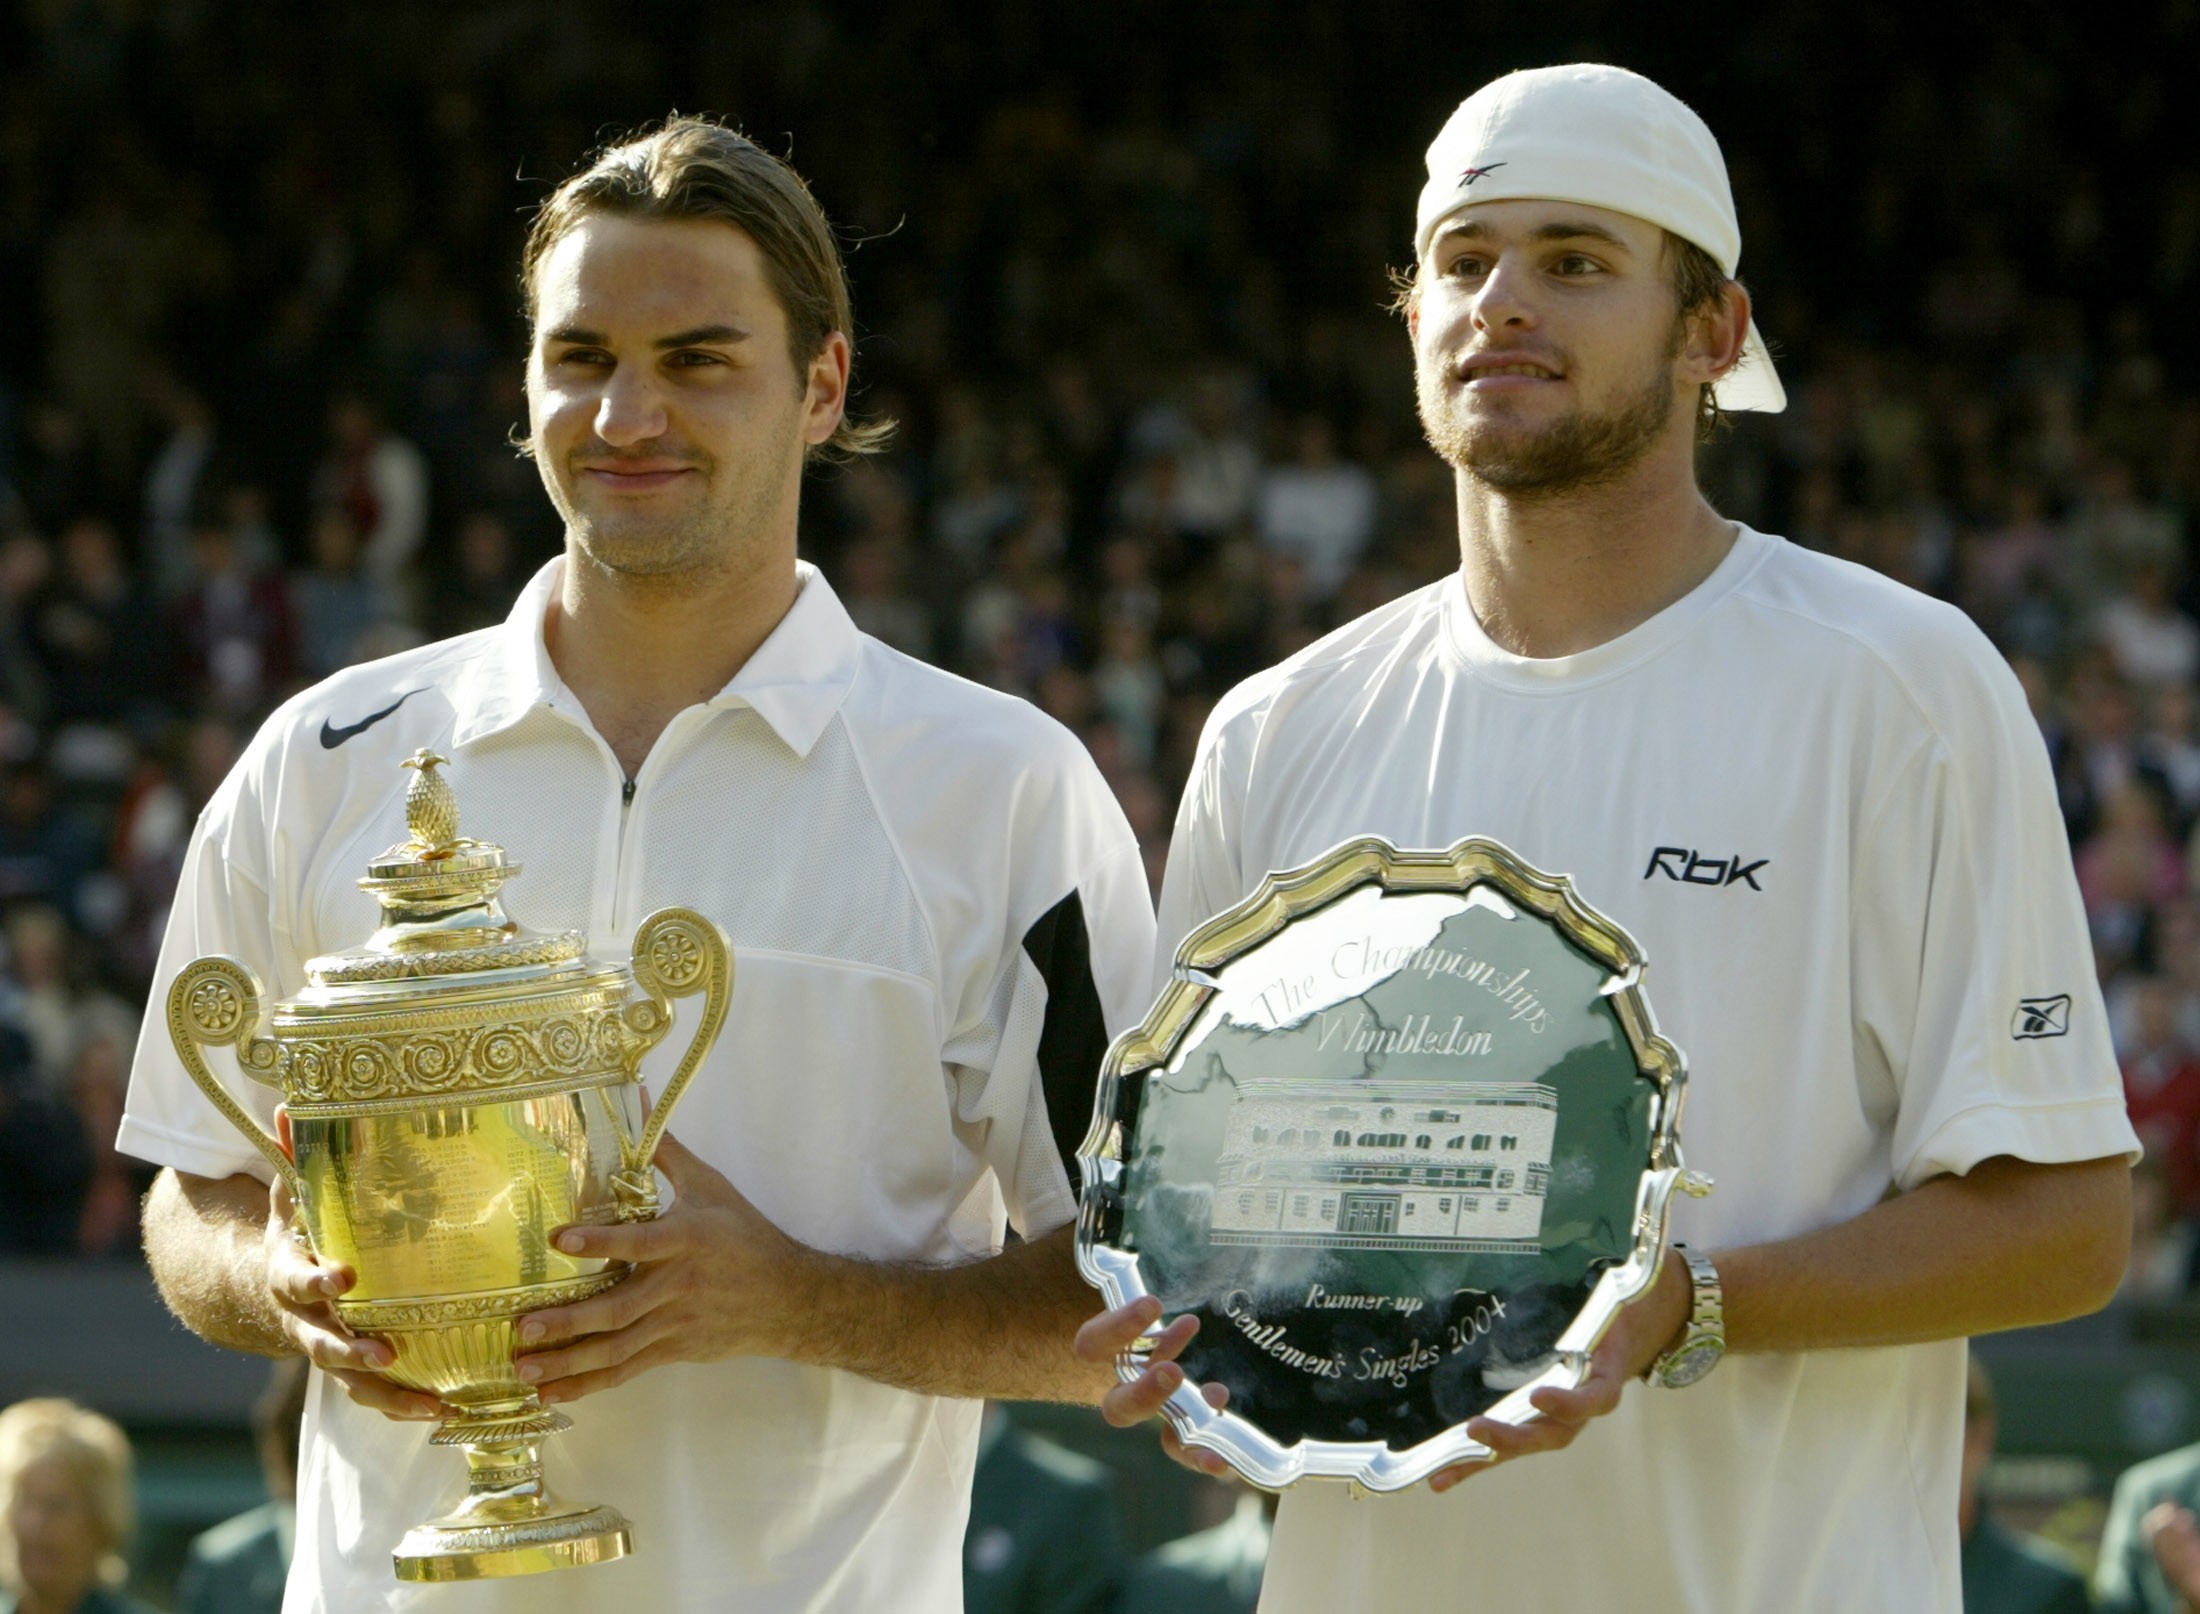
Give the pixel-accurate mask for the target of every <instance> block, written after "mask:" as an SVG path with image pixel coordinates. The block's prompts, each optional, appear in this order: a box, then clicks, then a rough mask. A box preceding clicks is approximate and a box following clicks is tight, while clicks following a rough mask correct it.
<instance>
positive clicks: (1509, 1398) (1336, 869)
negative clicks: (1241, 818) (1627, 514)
mask: <svg viewBox="0 0 2200 1614" xmlns="http://www.w3.org/2000/svg"><path fill="white" fill-rule="evenodd" d="M1363 885H1379V886H1381V887H1382V888H1383V889H1384V890H1385V891H1396V892H1410V891H1453V892H1458V893H1461V894H1464V893H1465V892H1467V891H1469V890H1472V889H1473V888H1474V887H1475V886H1478V885H1490V886H1494V887H1496V888H1497V889H1498V890H1499V891H1500V892H1502V893H1503V894H1504V895H1505V896H1506V897H1507V898H1509V899H1510V900H1512V901H1514V902H1516V903H1519V904H1520V905H1521V906H1522V907H1525V908H1526V909H1528V911H1529V912H1531V913H1534V914H1537V915H1539V916H1540V917H1542V918H1545V919H1548V920H1550V921H1552V922H1553V923H1555V924H1556V925H1557V926H1558V927H1559V928H1560V930H1562V931H1563V932H1564V933H1565V934H1566V936H1567V937H1568V939H1569V940H1571V941H1573V942H1574V943H1575V944H1576V945H1577V946H1579V947H1580V948H1582V950H1583V951H1585V952H1587V953H1588V954H1589V955H1590V957H1592V958H1593V959H1595V960H1597V961H1598V962H1599V963H1601V964H1603V965H1604V966H1605V967H1606V968H1607V969H1608V970H1610V971H1611V978H1610V979H1609V980H1608V981H1607V982H1606V984H1605V987H1604V992H1605V995H1606V996H1608V997H1610V998H1611V999H1612V1000H1613V1010H1614V1013H1615V1014H1616V1015H1617V1017H1618V1019H1619V1022H1620V1027H1621V1029H1622V1030H1623V1031H1624V1032H1625V1033H1626V1036H1627V1042H1628V1046H1629V1047H1630V1048H1631V1049H1632V1050H1633V1052H1634V1055H1635V1066H1636V1069H1637V1070H1638V1071H1639V1072H1641V1074H1642V1075H1643V1076H1645V1077H1647V1078H1648V1079H1649V1080H1650V1081H1651V1082H1653V1083H1654V1084H1655V1085H1656V1087H1657V1095H1656V1098H1655V1102H1654V1118H1653V1121H1652V1128H1651V1141H1650V1169H1649V1170H1647V1171H1645V1172H1644V1173H1643V1175H1642V1178H1641V1180H1640V1183H1639V1185H1638V1187H1637V1190H1636V1195H1635V1241H1634V1247H1633V1249H1632V1250H1631V1251H1630V1252H1629V1254H1628V1257H1627V1259H1626V1260H1625V1261H1623V1262H1620V1263H1619V1264H1618V1265H1616V1266H1612V1267H1608V1268H1606V1269H1605V1271H1604V1274H1603V1275H1602V1276H1601V1277H1600V1278H1599V1279H1598V1280H1597V1282H1596V1285H1595V1287H1594V1288H1592V1289H1591V1290H1590V1292H1589V1299H1588V1301H1587V1302H1586V1303H1585V1304H1584V1305H1583V1307H1582V1309H1581V1311H1580V1313H1579V1314H1578V1315H1577V1316H1576V1317H1575V1318H1574V1321H1573V1323H1572V1324H1571V1326H1569V1327H1568V1328H1567V1330H1566V1332H1565V1333H1563V1334H1562V1335H1560V1336H1559V1339H1558V1342H1557V1344H1556V1346H1555V1347H1554V1349H1555V1351H1556V1360H1554V1361H1553V1363H1552V1364H1551V1366H1550V1367H1548V1368H1546V1369H1545V1370H1544V1371H1543V1372H1542V1373H1540V1374H1538V1375H1537V1376H1536V1377H1535V1378H1534V1379H1532V1380H1530V1381H1528V1382H1527V1383H1525V1384H1522V1385H1520V1386H1519V1387H1517V1388H1516V1389H1514V1390H1512V1391H1511V1392H1510V1393H1508V1394H1507V1395H1506V1396H1505V1397H1504V1399H1503V1400H1501V1401H1499V1402H1498V1403H1497V1404H1496V1405H1495V1406H1493V1407H1491V1408H1490V1409H1489V1410H1488V1411H1487V1412H1485V1413H1482V1414H1481V1415H1480V1416H1483V1417H1487V1418H1494V1419H1496V1420H1498V1421H1500V1422H1504V1423H1520V1422H1525V1421H1527V1420H1528V1419H1530V1418H1534V1417H1537V1416H1539V1414H1538V1413H1537V1412H1536V1411H1535V1408H1534V1406H1533V1404H1532V1403H1531V1402H1530V1400H1529V1397H1530V1396H1531V1395H1532V1394H1533V1393H1534V1392H1535V1391H1537V1390H1539V1389H1543V1388H1545V1387H1546V1386H1554V1385H1555V1386H1557V1387H1559V1388H1562V1389H1573V1388H1575V1387H1576V1386H1578V1385H1579V1384H1580V1383H1581V1382H1582V1380H1583V1379H1585V1378H1586V1377H1587V1376H1588V1364H1589V1357H1590V1354H1591V1353H1592V1352H1593V1351H1595V1349H1596V1347H1597V1343H1598V1342H1599V1341H1600V1340H1602V1339H1603V1337H1604V1335H1605V1334H1606V1332H1607V1331H1608V1330H1609V1329H1610V1328H1611V1326H1612V1322H1613V1319H1614V1318H1615V1317H1617V1316H1618V1315H1619V1310H1620V1308H1621V1307H1622V1306H1624V1305H1626V1304H1627V1303H1628V1302H1629V1301H1630V1300H1633V1299H1634V1298H1635V1297H1636V1296H1638V1295H1640V1294H1641V1293H1643V1291H1644V1290H1646V1289H1648V1288H1649V1287H1650V1285H1651V1283H1652V1282H1653V1281H1655V1279H1656V1278H1657V1274H1658V1265H1659V1262H1660V1261H1661V1260H1662V1258H1663V1256H1664V1250H1665V1228H1666V1219H1667V1212H1668V1210H1669V1208H1670V1206H1671V1204H1672V1198H1673V1193H1674V1190H1675V1189H1676V1187H1678V1186H1679V1185H1680V1181H1681V1178H1682V1176H1683V1173H1684V1171H1685V1166H1684V1163H1683V1161H1682V1158H1681V1146H1680V1117H1681V1108H1682V1105H1683V1102H1684V1101H1685V1099H1686V1097H1687V1086H1688V1066H1687V1060H1686V1059H1685V1057H1684V1056H1683V1055H1682V1053H1681V1051H1680V1050H1679V1049H1678V1048H1676V1047H1675V1046H1674V1045H1673V1044H1672V1043H1671V1042H1670V1041H1668V1040H1667V1039H1666V1038H1665V1037H1664V1036H1662V1035H1661V1034H1660V1033H1659V1031H1658V1028H1657V1019H1656V1016H1655V1015H1654V1014H1653V1013H1652V1011H1651V1008H1650V1003H1649V1000H1648V998H1647V997H1645V996H1644V994H1643V991H1642V973H1643V968H1644V965H1645V963H1646V960H1645V959H1644V957H1643V953H1642V949H1641V948H1640V947H1638V946H1637V945H1636V943H1635V940H1634V938H1633V937H1632V936H1630V935H1628V933H1627V932H1626V931H1625V930H1623V929H1622V928H1621V927H1620V926H1619V925H1617V924H1615V923H1614V922H1613V921H1612V920H1611V919H1609V918H1608V917H1606V916H1605V915H1604V914H1602V913H1600V912H1598V911H1597V910H1596V909H1595V908H1592V907H1590V906H1589V905H1588V904H1587V903H1585V902H1583V901H1582V900H1581V898H1580V896H1579V894H1578V893H1576V892H1575V890H1574V884H1573V880H1572V879H1571V877H1569V876H1567V875H1563V874H1546V873H1544V872H1543V871H1542V870H1540V869H1537V868H1535V867H1534V866H1533V865H1531V864H1529V863H1528V862H1527V861H1526V860H1524V859H1523V858H1521V857H1520V856H1519V855H1518V854H1516V853H1515V852H1513V851H1512V849H1511V848H1509V847H1507V846H1505V845H1504V844H1502V843H1501V842H1498V841H1495V840H1491V839H1489V838H1488V837H1486V836H1480V835H1470V836H1468V837H1467V838H1465V839H1464V840H1461V841H1459V842H1457V843H1455V844H1454V845H1453V846H1451V847H1450V848H1449V849H1448V850H1446V851H1441V852H1434V851H1427V852H1416V851H1403V850H1400V849H1399V848H1398V847H1396V846H1394V845H1392V844H1391V843H1390V842H1389V841H1387V840H1385V839H1383V838H1382V837H1380V836H1376V835H1363V836H1358V837H1356V838H1354V839H1352V840H1349V841H1345V842H1343V843H1341V844H1340V845H1337V846H1334V847H1332V848H1331V849H1330V850H1329V851H1327V852H1324V853H1323V854H1322V855H1321V856H1320V857H1317V858H1315V859H1313V860H1312V861H1310V862H1308V863H1305V864H1303V865H1301V866H1300V867H1298V868H1296V869H1290V870H1286V871H1284V872H1281V873H1271V874H1269V875H1267V876H1266V877H1264V878H1263V879H1262V881H1261V883H1260V885H1259V887H1258V888H1257V889H1255V890H1254V891H1253V893H1252V894H1251V895H1250V896H1248V897H1246V898H1245V899H1244V900H1243V901H1242V902H1239V903H1237V904H1236V905H1235V906H1233V907H1231V908H1228V909H1225V910H1224V911H1223V912H1222V913H1219V914H1217V915H1215V917H1214V918H1212V919H1210V920H1208V921H1207V922H1206V923H1205V924H1203V925H1200V926H1199V927H1198V928H1197V929H1195V930H1194V931H1192V933H1191V934H1190V935H1188V936H1186V937H1185V938H1184V941H1183V944H1182V945H1181V946H1179V947H1178V948H1177V952H1176V962H1175V964H1174V966H1173V968H1172V970H1171V978H1170V980H1169V983H1168V985H1167V986H1165V987H1164V988H1163V989H1162V991H1161V994H1160V996H1159V997H1157V998H1156V999H1155V1001H1154V1004H1153V1006H1152V1008H1150V1009H1149V1010H1147V1012H1146V1017H1145V1019H1144V1021H1142V1022H1141V1023H1140V1024H1139V1025H1138V1026H1137V1027H1136V1028H1135V1029H1133V1030H1131V1031H1127V1032H1125V1033H1124V1034H1123V1035H1122V1036H1120V1037H1118V1038H1116V1039H1115V1042H1114V1043H1113V1045H1112V1046H1110V1047H1109V1049H1108V1054H1107V1059H1106V1060H1105V1062H1104V1063H1103V1064H1102V1066H1101V1071H1100V1083H1099V1088H1098V1090H1097V1092H1096V1093H1095V1094H1094V1097H1093V1119H1092V1125H1091V1127H1090V1129H1089V1130H1088V1131H1087V1132H1086V1134H1085V1139H1084V1142H1083V1143H1082V1144H1080V1145H1079V1146H1078V1151H1077V1163H1078V1167H1079V1170H1080V1171H1081V1172H1082V1174H1083V1175H1082V1180H1083V1181H1084V1182H1085V1183H1086V1184H1087V1185H1088V1187H1089V1186H1091V1185H1094V1184H1099V1185H1104V1186H1106V1187H1107V1188H1110V1189H1113V1188H1116V1187H1117V1186H1119V1184H1120V1182H1121V1178H1122V1171H1123V1152H1124V1147H1125V1145H1126V1144H1127V1142H1128V1140H1127V1139H1126V1138H1125V1137H1124V1135H1123V1129H1122V1125H1121V1123H1120V1122H1119V1121H1118V1120H1117V1119H1116V1115H1117V1110H1118V1106H1119V1103H1120V1099H1121V1096H1122V1089H1123V1084H1124V1082H1125V1081H1126V1080H1127V1079H1129V1078H1130V1077H1132V1076H1136V1075H1140V1074H1142V1073H1144V1072H1146V1071H1149V1070H1153V1069H1155V1068H1157V1067H1159V1066H1162V1065H1166V1064H1167V1063H1168V1061H1169V1057H1170V1056H1171V1055H1172V1054H1173V1053H1174V1052H1175V1049H1176V1045H1177V1043H1178V1041H1179V1040H1181V1038H1182V1037H1183V1035H1184V1032H1185V1030H1186V1029H1187V1028H1188V1027H1189V1026H1190V1025H1191V1023H1192V1021H1193V1020H1194V1018H1196V1017H1197V1015H1198V1013H1199V1010H1200V1008H1201V1007H1202V1006H1203V1005H1204V1004H1205V1003H1206V1001H1207V999H1208V998H1209V997H1210V996H1212V995H1213V993H1214V991H1215V987H1214V986H1213V985H1212V978H1211V973H1210V972H1211V971H1213V970H1215V969H1217V968H1219V967H1220V966H1222V965H1224V964H1226V963H1229V962H1230V961H1231V960H1233V959H1235V958H1237V957H1238V956H1239V955H1240V954H1243V953H1245V952H1248V951H1250V950H1251V949H1252V948H1254V947H1257V946H1259V945H1260V944H1261V943H1262V942H1264V941H1266V940H1268V939H1269V938H1270V937H1271V936H1274V935H1275V934H1276V933H1277V932H1279V931H1280V930H1282V929H1283V928H1284V926H1285V925H1287V924H1289V923H1290V922H1291V921H1292V920H1294V919H1296V918H1298V917H1299V916H1300V915H1301V914H1306V913H1311V912H1313V911H1314V910H1315V909H1317V908H1322V907H1326V906H1327V905H1328V904H1329V903H1331V902H1334V901H1336V900H1337V899H1338V898H1339V897H1341V896H1343V895H1344V894H1345V893H1346V892H1348V891H1352V890H1356V889H1357V888H1359V887H1360V886H1363ZM1692 1191H1694V1190H1692ZM1102 1197H1103V1196H1101V1195H1097V1194H1092V1193H1087V1194H1086V1195H1085V1196H1084V1203H1083V1204H1082V1205H1081V1206H1080V1208H1079V1211H1078V1217H1077V1236H1076V1247H1077V1270H1078V1271H1079V1272H1080V1273H1081V1274H1082V1275H1083V1276H1084V1278H1085V1281H1086V1282H1088V1283H1090V1284H1092V1285H1093V1286H1094V1287H1095V1288H1097V1289H1099V1290H1100V1291H1101V1293H1102V1294H1103V1295H1105V1296H1106V1298H1107V1302H1108V1306H1109V1309H1111V1310H1112V1309H1115V1308H1117V1307H1121V1306H1127V1305H1129V1304H1130V1303H1131V1302H1132V1301H1134V1300H1140V1299H1143V1298H1145V1297H1146V1295H1147V1294H1148V1293H1149V1291H1148V1290H1147V1288H1146V1285H1145V1281H1144V1279H1143V1277H1142V1276H1141V1275H1140V1273H1139V1270H1138V1257H1137V1256H1136V1255H1135V1254H1131V1253H1129V1252H1126V1251H1123V1250H1119V1249H1117V1248H1115V1247H1114V1246H1112V1245H1109V1244H1105V1243H1102V1242H1101V1240H1100V1237H1099V1232H1100V1229H1099V1220H1100V1201H1101V1198H1102ZM1167 1321H1168V1319H1167V1317H1166V1315H1164V1317H1163V1319H1162V1320H1161V1321H1160V1322H1157V1323H1155V1325H1154V1326H1153V1327H1152V1328H1151V1329H1149V1330H1148V1331H1147V1333H1146V1335H1145V1336H1144V1337H1143V1338H1142V1339H1141V1340H1140V1341H1139V1342H1138V1344H1137V1345H1135V1346H1134V1347H1133V1348H1132V1349H1131V1350H1129V1351H1126V1352H1124V1353H1123V1354H1122V1355H1120V1356H1118V1357H1117V1358H1116V1363H1115V1371H1116V1376H1117V1377H1118V1378H1119V1379H1120V1380H1122V1382H1124V1383H1126V1384H1128V1383H1130V1382H1131V1381H1132V1380H1134V1379H1136V1378H1137V1377H1138V1375H1139V1374H1140V1373H1141V1372H1143V1371H1144V1349H1145V1347H1146V1346H1147V1344H1148V1342H1150V1341H1151V1340H1152V1338H1153V1337H1154V1336H1155V1335H1157V1334H1159V1333H1160V1332H1161V1330H1162V1328H1163V1327H1165V1326H1166V1323H1167ZM1161 1410H1162V1414H1163V1416H1165V1417H1166V1418H1167V1419H1168V1420H1169V1423H1170V1426H1171V1427H1172V1428H1174V1429H1175V1431H1176V1433H1177V1436H1178V1437H1179V1438H1180V1439H1181V1440H1182V1441H1183V1442H1184V1443H1185V1444H1186V1445H1187V1446H1196V1447H1200V1448H1202V1449H1204V1450H1207V1451H1212V1452H1214V1453H1216V1454H1217V1455H1219V1456H1220V1457H1221V1458H1222V1459H1223V1460H1224V1461H1225V1462H1227V1463H1228V1464H1229V1465H1230V1466H1231V1467H1232V1468H1233V1469H1235V1470H1236V1471H1237V1472H1238V1474H1240V1475H1241V1476H1242V1477H1243V1478H1245V1479H1246V1480H1247V1481H1249V1482H1250V1483H1252V1484H1254V1485H1256V1486H1259V1487H1261V1488H1262V1489H1264V1490H1282V1489H1283V1488H1285V1487H1286V1486H1290V1485H1293V1484H1296V1483H1297V1482H1299V1481H1300V1480H1306V1479H1337V1480H1350V1481H1353V1482H1355V1483H1357V1484H1359V1485H1361V1486H1363V1487H1365V1488H1366V1489H1368V1490H1370V1491H1397V1490H1403V1489H1405V1488H1406V1487H1407V1486H1409V1485H1415V1484H1418V1483H1419V1482H1420V1481H1422V1480H1424V1479H1427V1478H1428V1477H1429V1476H1430V1475H1431V1474H1434V1473H1436V1472H1437V1471H1438V1470H1439V1469H1443V1468H1447V1467H1450V1466H1452V1465H1453V1464H1457V1463H1480V1462H1488V1461H1490V1460H1491V1459H1493V1458H1494V1457H1495V1456H1496V1453H1495V1452H1494V1451H1492V1450H1491V1449H1490V1448H1489V1447H1488V1446H1486V1445H1484V1444H1483V1443H1482V1442H1481V1441H1479V1440H1476V1439H1474V1438H1473V1437H1472V1436H1471V1435H1469V1434H1468V1433H1467V1431H1466V1426H1465V1425H1464V1424H1461V1425H1458V1426H1456V1427H1454V1428H1451V1429H1448V1430H1446V1431H1444V1432H1443V1433H1442V1434H1440V1435H1435V1436H1432V1437H1431V1438H1429V1439H1427V1440H1424V1441H1422V1442H1421V1443H1420V1444H1419V1445H1416V1446H1409V1447H1407V1448H1406V1449H1405V1450H1403V1451H1393V1450H1392V1449H1391V1448H1390V1447H1389V1446H1387V1445H1385V1444H1384V1443H1383V1442H1381V1441H1376V1440H1370V1441H1329V1440H1300V1441H1297V1442H1295V1443H1293V1444H1291V1445H1289V1446H1286V1445H1284V1444H1282V1443H1281V1442H1280V1441H1277V1440H1275V1439H1273V1438H1271V1437H1270V1436H1269V1435H1267V1434H1266V1433H1265V1432H1263V1431H1262V1430H1261V1429H1260V1428H1259V1426H1258V1425H1256V1424H1253V1423H1251V1422H1248V1421H1247V1420H1246V1419H1244V1418H1242V1417H1240V1416H1238V1415H1237V1414H1236V1413H1235V1412H1232V1411H1230V1410H1229V1409H1228V1408H1221V1409H1217V1408H1215V1407H1211V1406H1209V1405H1208V1404H1207V1402H1206V1399H1205V1398H1204V1397H1203V1396H1202V1395H1201V1394H1200V1391H1199V1387H1198V1386H1197V1385H1196V1384H1194V1383H1193V1382H1192V1381H1191V1380H1190V1379H1189V1378H1187V1379H1186V1380H1185V1381H1184V1382H1183V1383H1182V1384H1180V1385H1179V1386H1178V1387H1177V1389H1176V1391H1175V1393H1173V1394H1172V1395H1171V1396H1170V1397H1169V1399H1168V1401H1167V1402H1166V1403H1164V1405H1163V1407H1162V1409H1161Z"/></svg>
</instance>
